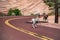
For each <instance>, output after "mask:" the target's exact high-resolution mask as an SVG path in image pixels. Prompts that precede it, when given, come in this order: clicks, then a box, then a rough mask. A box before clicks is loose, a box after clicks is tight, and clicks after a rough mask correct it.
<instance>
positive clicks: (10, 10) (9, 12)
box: [8, 8, 13, 16]
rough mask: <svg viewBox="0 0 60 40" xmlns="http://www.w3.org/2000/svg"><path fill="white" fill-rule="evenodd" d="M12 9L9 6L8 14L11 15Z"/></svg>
mask: <svg viewBox="0 0 60 40" xmlns="http://www.w3.org/2000/svg"><path fill="white" fill-rule="evenodd" d="M12 13H13V10H12V9H11V8H10V9H9V11H8V16H12Z"/></svg>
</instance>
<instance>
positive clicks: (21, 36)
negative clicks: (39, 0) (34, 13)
mask: <svg viewBox="0 0 60 40" xmlns="http://www.w3.org/2000/svg"><path fill="white" fill-rule="evenodd" d="M13 18H20V19H14V20H11V21H9V23H10V24H11V25H13V26H15V27H16V28H19V29H20V28H23V29H24V30H28V31H30V32H34V33H37V34H38V37H41V39H40V38H38V37H36V36H37V35H36V34H33V33H32V35H31V34H28V33H25V32H22V31H18V30H16V29H14V28H11V27H9V26H8V25H6V24H5V21H6V20H8V19H13ZM31 18H32V17H29V16H27V17H25V16H23V17H21V16H20V17H19V16H17V17H3V18H0V40H45V39H44V38H45V37H48V38H52V39H53V40H60V29H56V28H50V27H45V26H44V25H37V26H38V27H37V28H35V29H33V28H32V25H31V23H30V22H29V21H30V20H31ZM34 35H35V36H34ZM40 35H41V36H40ZM42 36H45V37H43V38H42ZM48 38H46V40H51V39H48Z"/></svg>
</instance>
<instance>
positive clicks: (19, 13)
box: [8, 8, 22, 16]
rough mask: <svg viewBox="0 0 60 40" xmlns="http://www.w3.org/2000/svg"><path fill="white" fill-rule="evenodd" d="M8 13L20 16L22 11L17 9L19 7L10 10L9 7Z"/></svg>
mask: <svg viewBox="0 0 60 40" xmlns="http://www.w3.org/2000/svg"><path fill="white" fill-rule="evenodd" d="M8 15H9V16H22V13H21V10H19V9H14V10H12V9H11V8H10V10H9V12H8Z"/></svg>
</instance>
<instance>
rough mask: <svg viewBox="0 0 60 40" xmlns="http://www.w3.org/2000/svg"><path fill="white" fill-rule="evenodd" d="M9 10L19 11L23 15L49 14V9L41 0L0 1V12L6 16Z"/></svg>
mask: <svg viewBox="0 0 60 40" xmlns="http://www.w3.org/2000/svg"><path fill="white" fill-rule="evenodd" d="M10 8H13V9H15V8H18V9H20V10H21V11H22V14H23V15H30V14H31V13H35V14H36V13H40V14H42V13H43V12H45V13H49V7H48V6H47V5H46V4H45V3H44V2H43V0H0V12H3V13H5V14H7V13H8V10H9V9H10Z"/></svg>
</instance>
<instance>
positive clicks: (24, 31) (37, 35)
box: [5, 18, 54, 40]
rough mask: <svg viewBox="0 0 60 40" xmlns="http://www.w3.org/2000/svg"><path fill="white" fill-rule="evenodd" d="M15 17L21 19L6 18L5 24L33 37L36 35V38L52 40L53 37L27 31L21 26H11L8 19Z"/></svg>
mask: <svg viewBox="0 0 60 40" xmlns="http://www.w3.org/2000/svg"><path fill="white" fill-rule="evenodd" d="M16 19H21V18H12V19H8V20H6V21H5V24H6V25H7V26H9V27H11V28H13V29H15V30H18V31H20V32H23V33H26V34H29V35H31V36H34V37H36V38H39V39H41V40H54V39H52V38H49V37H46V36H42V35H39V34H37V33H34V32H31V31H28V30H26V29H23V28H17V27H15V26H13V25H12V24H10V23H9V21H12V20H16Z"/></svg>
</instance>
